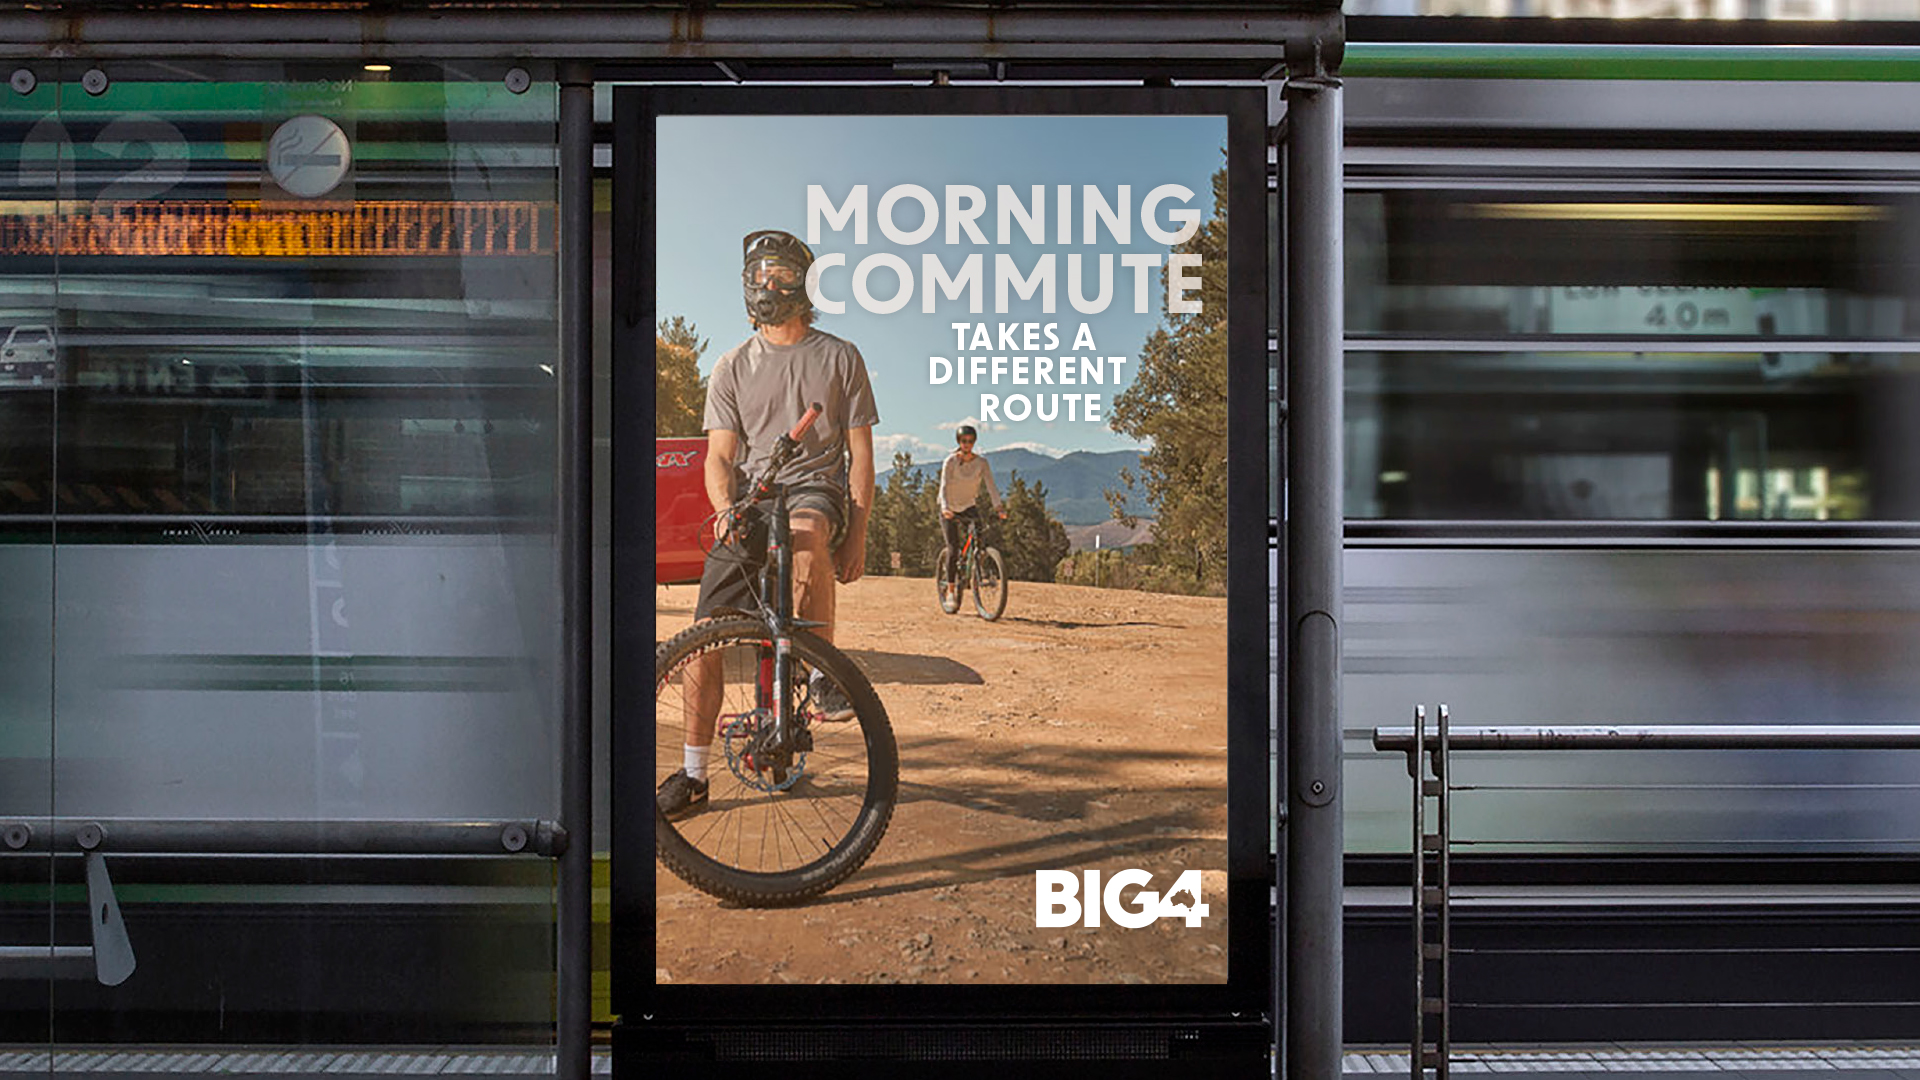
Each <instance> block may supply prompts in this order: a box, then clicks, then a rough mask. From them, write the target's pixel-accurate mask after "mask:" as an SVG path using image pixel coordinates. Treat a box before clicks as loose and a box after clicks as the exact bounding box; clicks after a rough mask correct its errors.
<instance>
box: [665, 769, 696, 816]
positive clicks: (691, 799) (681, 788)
mask: <svg viewBox="0 0 1920 1080" xmlns="http://www.w3.org/2000/svg"><path fill="white" fill-rule="evenodd" d="M654 802H655V803H657V804H658V805H659V807H660V813H661V814H663V815H665V817H666V819H667V820H668V821H679V820H680V819H681V818H684V817H691V816H692V815H694V814H697V813H699V812H700V811H702V810H705V809H706V808H707V782H706V781H705V780H695V779H693V778H692V777H690V776H688V775H687V770H685V769H676V770H674V773H673V775H672V776H669V777H667V778H666V779H665V780H663V781H661V782H660V791H659V792H658V793H657V794H656V795H654Z"/></svg>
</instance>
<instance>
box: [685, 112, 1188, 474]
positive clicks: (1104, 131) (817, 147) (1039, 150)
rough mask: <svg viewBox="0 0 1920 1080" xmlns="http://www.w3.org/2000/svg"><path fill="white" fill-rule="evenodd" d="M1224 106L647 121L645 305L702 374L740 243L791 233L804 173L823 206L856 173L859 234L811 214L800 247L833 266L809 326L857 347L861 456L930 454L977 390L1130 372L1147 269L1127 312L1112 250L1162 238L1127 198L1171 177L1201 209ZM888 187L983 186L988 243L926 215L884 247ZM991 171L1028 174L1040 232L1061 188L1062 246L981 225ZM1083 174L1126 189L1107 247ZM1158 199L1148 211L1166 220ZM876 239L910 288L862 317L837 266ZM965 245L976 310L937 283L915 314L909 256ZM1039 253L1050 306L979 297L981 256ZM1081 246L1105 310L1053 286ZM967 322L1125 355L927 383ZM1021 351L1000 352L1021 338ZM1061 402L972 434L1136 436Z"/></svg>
mask: <svg viewBox="0 0 1920 1080" xmlns="http://www.w3.org/2000/svg"><path fill="white" fill-rule="evenodd" d="M1225 145H1226V121H1225V119H1224V118H1221V117H1210V116H1178V117H1165V116H1100V117H1089V116H1070V117H1069V116H997V117H989V116H805V117H795V116H780V117H760V116H752V117H736V116H665V117H661V118H660V121H659V155H658V158H657V160H658V161H659V162H660V175H659V198H660V206H659V212H658V214H657V217H656V220H657V223H658V227H657V233H656V236H657V238H658V244H659V247H658V266H659V268H660V272H659V275H658V277H659V281H658V284H657V288H658V307H659V312H660V314H661V315H662V316H663V317H668V316H673V315H684V316H686V317H687V318H688V319H689V320H690V321H692V322H693V323H694V325H695V326H696V327H697V328H698V330H699V331H700V333H701V335H702V336H703V337H706V338H707V339H709V340H710V342H711V344H710V345H709V347H708V349H707V352H706V354H705V355H704V356H703V357H702V358H701V368H702V371H703V372H707V371H711V370H712V367H713V363H714V361H715V360H717V359H718V358H719V357H720V354H721V353H723V352H725V351H726V350H728V349H730V348H732V347H733V346H734V345H736V344H738V343H739V342H740V341H741V340H743V339H744V338H745V337H746V336H747V335H748V334H749V333H750V332H751V329H752V328H751V326H750V324H749V323H748V322H747V318H746V312H745V309H744V307H743V305H742V300H741V290H740V240H741V237H743V236H745V235H746V234H747V233H749V232H752V231H754V230H756V229H769V228H771V229H785V230H787V231H788V232H791V233H793V234H794V235H796V236H799V237H800V238H801V239H803V240H804V239H806V234H807V201H806V199H807V186H808V185H809V184H820V185H822V186H823V187H824V188H825V189H826V193H827V195H828V196H829V197H830V198H831V199H832V200H833V201H834V203H835V205H838V204H839V203H840V201H841V200H842V199H844V198H845V197H846V195H847V193H848V191H849V190H850V189H851V188H852V186H853V185H855V184H865V185H867V188H868V209H869V224H868V229H867V243H866V244H865V245H857V244H855V243H854V234H853V230H852V228H851V227H849V228H847V229H846V230H844V231H838V232H836V231H832V230H830V229H827V228H826V227H825V226H824V224H823V226H822V232H821V235H820V240H819V242H818V243H816V244H814V245H813V248H814V251H815V253H816V254H817V255H826V254H830V253H836V252H837V253H843V254H845V255H846V257H847V262H846V266H845V267H841V268H836V269H833V270H829V271H827V273H826V277H825V278H824V280H823V283H822V287H823V291H824V292H825V293H826V294H827V295H829V296H831V297H835V298H838V299H842V300H845V301H846V302H847V310H846V313H845V314H841V315H825V314H823V315H821V316H820V318H819V321H818V322H817V323H816V324H815V325H817V326H818V327H819V328H820V329H822V330H825V331H827V332H829V333H832V334H837V335H839V336H840V337H843V338H846V339H847V340H849V341H851V342H853V343H854V344H855V345H856V346H858V347H859V349H860V351H861V354H862V355H863V356H865V357H866V361H867V370H868V372H869V374H870V375H871V377H872V379H873V385H874V394H875V397H876V398H877V400H878V402H879V406H880V424H879V426H878V427H876V428H875V429H874V435H875V442H876V444H877V446H878V448H879V451H880V452H879V454H878V457H879V465H880V467H881V468H882V469H885V468H886V467H887V463H888V462H889V461H890V460H891V452H892V450H894V449H896V448H903V449H908V450H911V451H913V453H914V458H915V460H916V461H924V460H927V459H928V458H929V457H933V456H944V454H945V453H946V452H947V451H948V450H949V449H951V447H952V445H953V435H952V429H953V427H954V426H955V425H956V424H958V423H960V422H962V421H966V420H973V419H977V417H978V416H979V413H980V400H979V395H980V394H981V392H983V391H984V392H987V393H999V394H1002V395H1003V396H1004V395H1006V394H1012V393H1022V392H1024V393H1028V394H1042V393H1048V392H1065V393H1085V392H1093V393H1099V394H1101V395H1102V396H1103V397H1104V399H1105V400H1106V402H1108V403H1110V402H1111V401H1112V398H1113V396H1114V395H1116V394H1118V393H1119V392H1120V391H1122V390H1124V389H1125V388H1126V386H1127V385H1128V384H1129V383H1130V382H1131V381H1132V376H1133V373H1134V367H1135V361H1134V360H1133V359H1131V358H1134V357H1137V356H1138V354H1139V351H1140V346H1141V344H1142V342H1144V341H1145V340H1146V337H1147V335H1148V334H1149V333H1150V332H1151V331H1152V330H1153V328H1154V327H1155V326H1157V325H1159V323H1160V321H1161V317H1162V316H1161V313H1162V310H1163V307H1164V303H1165V292H1164V290H1163V289H1162V287H1161V285H1160V276H1159V272H1158V271H1157V270H1156V271H1152V272H1151V280H1152V285H1151V288H1150V294H1149V295H1150V297H1151V304H1150V305H1149V307H1150V310H1149V312H1148V313H1147V314H1144V315H1141V314H1136V313H1135V311H1134V304H1133V290H1134V284H1133V280H1134V279H1133V271H1132V270H1130V269H1123V268H1122V267H1121V265H1120V264H1119V258H1118V256H1119V255H1120V254H1122V253H1139V254H1149V253H1150V254H1159V255H1165V254H1166V253H1167V246H1166V245H1165V244H1162V243H1159V242H1157V241H1155V240H1153V239H1152V238H1151V237H1149V236H1147V235H1146V233H1145V232H1144V230H1143V229H1142V227H1141V223H1140V213H1141V209H1140V204H1141V202H1142V200H1143V199H1144V198H1145V196H1146V194H1147V193H1148V192H1149V191H1151V190H1152V189H1154V188H1155V187H1158V186H1160V185H1162V184H1170V183H1171V184H1181V185H1183V186H1185V187H1187V188H1189V189H1191V190H1192V191H1193V192H1194V197H1193V200H1192V201H1191V202H1189V203H1186V204H1184V205H1185V206H1189V207H1192V208H1194V209H1197V210H1199V211H1200V212H1201V214H1202V216H1203V217H1205V216H1209V215H1211V213H1212V210H1213V197H1212V187H1211V183H1212V180H1211V178H1212V176H1213V173H1214V172H1215V171H1216V170H1218V169H1219V168H1220V166H1221V164H1222V162H1223V161H1224V158H1223V157H1222V149H1223V148H1224V146H1225ZM896 184H918V185H920V186H921V187H924V188H926V189H928V191H929V192H931V193H932V195H933V196H934V198H935V199H936V200H938V201H940V203H941V205H942V207H943V208H944V205H945V200H944V189H945V187H946V186H947V185H949V184H971V185H973V186H975V187H978V188H980V189H981V190H982V191H983V192H984V193H985V195H986V212H985V213H984V214H983V215H982V216H981V217H980V219H979V224H980V226H981V229H982V231H983V232H984V233H985V234H986V237H987V239H988V241H989V243H988V244H986V245H977V244H972V243H969V242H967V240H966V237H965V235H964V234H963V235H962V236H961V241H962V242H961V243H959V244H957V245H953V246H951V247H950V246H948V245H947V244H946V243H945V239H946V227H945V222H944V220H943V221H942V223H941V226H940V228H939V229H937V230H936V231H935V232H934V234H933V235H932V237H931V238H929V239H928V240H927V241H925V242H923V243H920V244H916V245H912V246H910V247H909V246H901V245H897V244H895V243H893V242H892V241H890V240H889V239H887V237H886V236H884V235H883V234H882V233H881V231H880V229H879V226H878V224H877V220H876V219H877V209H878V205H879V202H880V198H881V196H882V195H884V194H885V192H886V191H887V189H888V188H891V187H893V186H894V185H896ZM1000 184H1008V185H1011V186H1013V187H1014V189H1015V190H1016V191H1018V192H1019V193H1020V195H1021V197H1022V199H1023V201H1024V200H1025V199H1026V197H1027V195H1028V194H1029V192H1030V188H1031V186H1032V185H1034V184H1044V185H1046V198H1047V200H1048V205H1047V239H1048V240H1049V241H1052V240H1054V239H1056V235H1057V234H1056V232H1055V229H1056V219H1055V217H1054V210H1055V207H1054V205H1053V200H1054V198H1055V188H1056V185H1059V184H1071V185H1073V188H1074V192H1073V193H1074V200H1075V201H1074V207H1073V221H1074V223H1075V224H1074V237H1073V239H1074V240H1075V241H1076V242H1075V243H1072V244H1066V245H1061V244H1055V243H1047V244H1033V243H1030V242H1029V241H1028V240H1027V238H1026V236H1025V234H1024V233H1023V232H1022V231H1021V229H1020V228H1019V226H1018V225H1017V224H1015V225H1014V226H1013V229H1012V233H1013V239H1014V242H1012V243H1009V244H1007V245H1000V244H997V243H994V242H993V241H995V239H996V214H995V189H996V187H997V185H1000ZM1087 184H1093V185H1097V186H1098V187H1099V188H1100V190H1101V193H1102V195H1103V196H1105V197H1106V199H1107V200H1108V201H1113V200H1114V199H1115V198H1116V189H1117V188H1118V186H1119V185H1122V184H1126V185H1129V186H1130V188H1131V198H1132V207H1131V210H1132V213H1131V215H1130V216H1131V219H1132V237H1131V242H1130V243H1128V244H1126V245H1124V246H1122V245H1120V244H1118V243H1116V242H1115V241H1114V239H1113V237H1112V236H1111V235H1110V234H1109V233H1108V231H1107V230H1106V229H1105V228H1104V226H1103V227H1102V228H1101V229H1100V231H1099V234H1098V242H1097V243H1096V244H1093V245H1087V244H1084V243H1080V242H1078V241H1081V240H1082V239H1083V238H1082V236H1081V230H1080V224H1081V213H1082V208H1081V201H1082V200H1081V193H1082V185H1087ZM1181 205H1183V204H1179V203H1173V202H1169V203H1166V204H1163V205H1162V207H1161V214H1160V215H1159V222H1160V226H1161V227H1162V228H1163V229H1165V228H1172V227H1174V223H1173V222H1172V221H1171V220H1170V219H1169V218H1168V217H1167V216H1166V211H1168V210H1171V209H1177V208H1179V207H1180V206H1181ZM922 213H923V212H922V210H921V209H920V205H919V204H918V203H916V202H914V201H913V200H911V199H907V200H904V201H902V202H901V203H900V205H899V208H898V209H897V210H896V212H895V214H894V221H895V223H896V224H897V225H898V226H899V227H900V228H902V229H906V230H911V229H912V228H914V227H915V226H916V225H918V224H920V222H921V220H922ZM877 252H891V253H893V254H896V255H899V256H901V257H902V258H904V259H905V260H906V261H907V263H908V265H909V266H910V267H911V268H912V269H913V271H914V274H915V278H916V280H915V282H914V288H915V291H914V300H913V302H912V303H910V304H908V305H907V306H906V307H905V308H903V309H902V310H900V311H897V312H894V313H892V314H887V315H879V314H875V313H873V312H870V311H867V310H865V309H863V308H862V307H861V306H860V305H859V304H858V303H857V302H855V301H854V299H853V296H852V290H851V287H850V282H851V278H852V271H853V268H854V267H855V266H856V265H857V264H858V263H859V262H860V261H861V260H862V259H863V258H866V257H867V256H870V255H873V254H875V253H877ZM975 252H978V253H980V254H982V255H983V256H984V262H985V268H986V277H985V282H984V284H985V307H984V310H983V313H982V314H980V315H977V316H976V315H973V314H971V312H970V311H969V310H968V305H967V302H966V301H965V300H964V299H960V300H947V299H944V298H941V299H940V300H939V301H938V303H937V305H936V310H935V312H934V313H933V314H931V315H928V314H925V313H923V312H922V310H921V303H920V299H919V297H920V288H921V282H920V281H919V280H918V277H919V268H920V265H921V255H922V254H924V253H933V254H935V255H938V256H940V257H941V260H942V262H943V263H944V264H945V265H946V267H947V270H948V272H949V273H952V272H957V271H958V269H959V267H960V264H961V261H962V260H963V259H964V258H965V257H966V256H967V255H969V254H972V253H975ZM1047 252H1053V253H1055V254H1056V262H1057V264H1058V274H1057V277H1058V282H1057V286H1056V288H1057V290H1058V299H1057V302H1056V308H1055V311H1054V313H1053V314H1050V315H1048V314H1042V313H1041V310H1040V300H1039V297H1038V295H1037V294H1036V296H1035V298H1034V299H1033V300H1031V301H1023V300H1020V299H1019V298H1018V296H1017V295H1014V296H1011V297H1010V300H1011V303H1010V305H1009V310H1008V312H1007V314H1005V315H999V314H996V312H995V310H994V306H995V305H994V289H993V265H994V256H995V255H997V254H1008V255H1011V256H1012V257H1013V259H1014V261H1015V263H1016V264H1017V265H1018V267H1019V268H1020V271H1021V272H1022V273H1025V272H1026V271H1028V270H1030V269H1031V268H1032V267H1033V265H1034V263H1035V261H1036V259H1037V258H1038V256H1040V255H1041V254H1044V253H1047ZM1070 253H1079V254H1082V255H1084V256H1086V257H1087V259H1086V264H1087V267H1088V271H1089V273H1088V275H1087V280H1086V289H1087V291H1093V288H1094V284H1095V281H1096V280H1097V279H1096V276H1095V274H1094V273H1093V270H1094V267H1095V264H1096V262H1097V256H1098V255H1099V254H1102V253H1112V254H1113V255H1114V256H1115V259H1114V263H1115V265H1114V270H1115V276H1114V282H1113V289H1114V296H1113V301H1112V303H1110V304H1109V306H1108V307H1107V309H1106V310H1105V311H1104V312H1102V313H1100V314H1097V315H1083V314H1081V313H1080V312H1078V311H1075V310H1074V309H1073V306H1072V305H1071V304H1070V303H1069V302H1068V299H1067V281H1066V269H1067V263H1066V257H1067V255H1068V254H1070ZM896 281H897V279H896V277H895V276H894V274H893V273H892V272H891V271H888V270H884V269H883V270H879V271H877V272H875V273H874V274H873V275H872V277H871V278H870V285H869V287H870V289H871V291H872V293H873V294H874V295H876V296H879V297H882V298H885V297H888V296H891V295H892V294H893V293H894V291H895V289H896V287H897V286H896ZM962 321H981V322H985V323H987V324H989V326H990V327H992V326H993V325H995V324H998V323H1001V322H1020V321H1036V322H1057V323H1059V324H1060V326H1059V329H1058V330H1057V331H1056V333H1057V334H1058V335H1059V337H1060V348H1059V349H1058V350H1047V349H1042V350H1040V353H1041V354H1042V355H1055V356H1058V355H1062V354H1068V355H1083V354H1092V355H1101V356H1126V357H1129V358H1130V359H1129V361H1128V362H1127V363H1126V364H1124V365H1122V366H1121V367H1120V369H1119V370H1120V373H1121V379H1120V381H1119V382H1118V383H1115V382H1113V381H1109V382H1107V383H1106V384H1104V385H1091V386H1076V387H1050V386H1038V385H1026V386H1016V385H1011V384H1009V383H1008V382H1006V381H1002V383H1001V384H1000V385H998V386H994V385H966V386H959V385H954V384H953V383H947V384H945V385H930V384H929V370H928V369H929V364H928V358H929V357H930V356H947V357H951V356H954V355H956V353H960V352H961V351H960V350H957V349H956V347H955V346H956V342H955V332H954V330H953V329H952V328H951V324H952V323H954V322H962ZM1082 322H1085V323H1088V324H1089V326H1090V329H1091V331H1092V333H1093V337H1094V341H1095V343H1096V346H1097V348H1096V349H1091V350H1089V349H1080V350H1074V349H1072V348H1071V342H1072V338H1073V335H1074V333H1075V331H1076V329H1077V328H1078V326H1079V324H1080V323H1082ZM1025 351H1026V350H1025V349H1019V350H1015V352H1016V353H1024V352H1025ZM1006 352H1008V350H1006V349H1002V348H997V347H996V348H993V349H973V350H969V351H967V352H966V353H965V355H971V354H974V353H987V354H1002V353H1006ZM1065 417H1066V412H1065V409H1064V407H1063V408H1062V410H1061V412H1060V419H1057V420H1052V421H1041V420H1038V419H1028V420H1025V421H1019V422H1007V421H1003V422H1002V423H1001V424H999V425H995V424H983V425H982V430H981V438H980V442H981V449H983V450H993V449H997V448H1001V447H1005V446H1009V445H1024V446H1029V447H1032V448H1034V449H1039V450H1042V451H1043V452H1051V453H1061V452H1066V451H1070V450H1120V449H1129V448H1138V446H1139V444H1137V443H1135V442H1133V441H1132V440H1130V439H1127V438H1124V437H1123V436H1121V435H1119V434H1117V433H1115V432H1114V431H1113V430H1112V429H1111V428H1109V427H1108V426H1107V425H1106V423H1105V422H1104V421H1103V422H1099V423H1089V422H1086V421H1084V420H1075V421H1069V420H1067V419H1066V418H1065Z"/></svg>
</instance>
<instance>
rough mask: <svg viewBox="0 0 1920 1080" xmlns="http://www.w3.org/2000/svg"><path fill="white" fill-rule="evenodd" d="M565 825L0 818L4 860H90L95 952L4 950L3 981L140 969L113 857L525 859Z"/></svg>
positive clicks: (545, 850) (546, 846)
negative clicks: (112, 870)
mask: <svg viewBox="0 0 1920 1080" xmlns="http://www.w3.org/2000/svg"><path fill="white" fill-rule="evenodd" d="M567 840H568V837H567V831H566V829H564V828H562V827H561V826H560V825H559V824H558V823H556V822H552V821H546V820H538V819H527V820H518V821H419V820H399V821H374V820H345V821H329V820H307V821H299V820H293V821H283V820H267V819H259V818H251V819H250V818H232V819H217V818H209V819H191V818H172V819H168V818H88V817H34V818H28V817H14V818H0V855H34V856H57V855H84V856H86V860H87V910H88V911H89V912H90V913H92V912H97V913H98V915H97V917H95V916H91V915H90V917H89V918H88V919H87V926H88V929H89V932H90V933H91V935H92V942H91V943H90V944H88V945H54V944H48V945H6V946H0V979H4V978H16V979H18V978H31V979H44V978H84V977H85V976H86V974H87V973H88V972H89V971H91V973H92V975H93V977H94V978H95V980H97V981H98V982H99V983H100V984H101V985H103V986H118V985H120V984H121V983H123V982H125V981H126V980H127V977H128V976H130V975H132V974H133V969H134V967H135V964H136V961H135V958H134V954H133V945H132V943H131V942H130V941H129V940H128V938H127V928H126V923H125V922H124V921H123V920H122V919H121V916H120V902H119V900H118V899H117V898H116V897H115V895H114V890H113V879H112V878H111V877H110V876H109V875H108V873H107V859H106V856H107V853H108V852H109V851H111V852H112V853H113V854H115V855H215V856H218V855H357V856H369V855H371V856H380V855H451V856H501V855H523V856H538V857H544V858H555V857H558V856H560V855H562V854H564V853H565V852H566V850H567V846H568V845H567Z"/></svg>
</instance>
